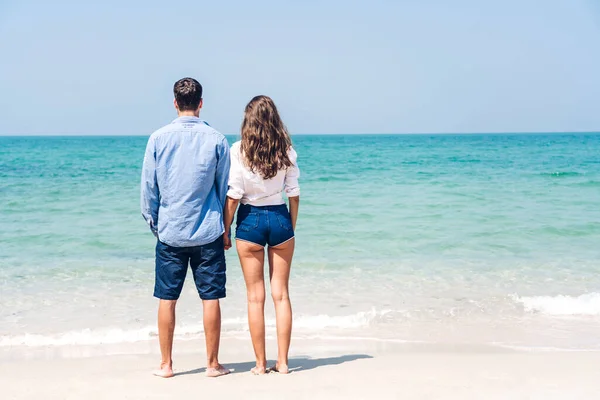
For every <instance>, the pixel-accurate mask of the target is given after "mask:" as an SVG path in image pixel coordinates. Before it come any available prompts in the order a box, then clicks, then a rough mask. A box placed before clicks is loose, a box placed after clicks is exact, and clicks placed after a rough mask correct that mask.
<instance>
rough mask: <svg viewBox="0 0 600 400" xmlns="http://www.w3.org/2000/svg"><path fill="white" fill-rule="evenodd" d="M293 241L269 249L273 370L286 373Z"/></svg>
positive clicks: (289, 328) (289, 330) (290, 320)
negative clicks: (274, 332)
mask: <svg viewBox="0 0 600 400" xmlns="http://www.w3.org/2000/svg"><path fill="white" fill-rule="evenodd" d="M294 246H295V239H291V240H289V241H287V242H285V243H282V244H280V245H279V246H276V247H269V250H268V252H269V275H270V277H271V296H272V297H273V302H274V303H275V317H276V320H277V364H276V365H275V370H276V371H278V372H279V373H282V374H287V373H288V352H289V350H290V341H291V337H292V304H291V303H290V295H289V290H288V287H289V281H290V268H291V266H292V257H293V256H294Z"/></svg>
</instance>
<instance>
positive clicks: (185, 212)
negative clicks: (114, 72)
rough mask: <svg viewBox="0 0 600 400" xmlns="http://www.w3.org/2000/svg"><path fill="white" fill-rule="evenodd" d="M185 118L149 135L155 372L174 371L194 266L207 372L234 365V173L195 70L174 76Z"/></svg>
mask: <svg viewBox="0 0 600 400" xmlns="http://www.w3.org/2000/svg"><path fill="white" fill-rule="evenodd" d="M173 92H174V94H175V100H174V104H175V109H176V110H177V114H178V118H177V119H175V120H174V121H173V122H172V123H171V124H169V125H167V126H165V127H163V128H161V129H159V130H157V131H156V132H154V133H153V134H152V135H151V136H150V139H149V140H148V145H147V147H146V154H145V156H144V166H143V170H142V188H141V207H142V215H143V216H144V219H145V220H146V222H148V224H149V225H150V229H151V230H152V232H153V233H154V235H155V236H156V237H157V239H158V240H157V244H156V278H155V279H156V280H155V285H154V296H155V297H157V298H158V299H160V300H159V306H158V338H159V342H160V352H161V355H162V361H161V364H160V369H159V370H158V371H156V372H155V373H154V374H155V375H157V376H161V377H164V378H170V377H172V376H173V362H172V359H171V355H172V348H173V333H174V330H175V305H176V303H177V299H178V298H179V295H180V294H181V289H182V288H183V282H184V281H185V276H186V273H187V269H188V264H189V266H190V267H191V270H192V273H193V275H194V281H195V283H196V288H197V289H198V293H199V295H200V298H201V299H202V305H203V308H204V332H205V335H206V353H207V359H208V360H207V369H206V375H207V376H210V377H217V376H221V375H225V374H227V373H229V371H228V370H227V369H226V368H224V367H223V366H222V365H220V364H219V360H218V354H219V340H220V336H221V308H220V304H219V299H221V298H224V297H225V252H224V243H223V236H222V235H223V233H224V226H223V217H222V212H223V205H224V204H225V197H226V194H227V180H228V176H229V145H228V143H227V140H226V139H225V137H224V136H223V135H222V134H220V133H219V132H217V131H216V130H214V129H213V128H211V127H210V126H209V125H208V124H207V123H206V122H204V121H202V120H200V118H199V117H200V109H201V108H202V104H203V100H202V86H201V85H200V83H198V81H196V80H195V79H192V78H184V79H181V80H179V81H177V82H176V83H175V86H174V88H173Z"/></svg>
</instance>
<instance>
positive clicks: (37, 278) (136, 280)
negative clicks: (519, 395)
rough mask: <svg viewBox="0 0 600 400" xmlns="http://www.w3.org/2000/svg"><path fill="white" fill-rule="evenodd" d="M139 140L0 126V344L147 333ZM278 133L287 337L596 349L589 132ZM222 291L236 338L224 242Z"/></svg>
mask: <svg viewBox="0 0 600 400" xmlns="http://www.w3.org/2000/svg"><path fill="white" fill-rule="evenodd" d="M146 140H147V138H145V137H44V138H42V137H18V138H17V137H0V348H4V349H5V350H6V349H9V350H10V351H13V352H18V351H19V349H21V348H25V347H27V348H31V347H39V346H63V345H99V344H115V343H124V342H127V343H133V342H144V341H150V340H155V334H156V328H155V314H156V300H155V299H153V298H152V289H153V278H154V276H153V273H154V263H153V250H154V247H153V246H154V240H153V236H152V235H151V234H150V232H149V231H148V229H147V228H146V225H145V223H144V221H143V219H142V217H141V215H140V212H139V175H140V167H141V163H142V157H143V152H144V147H145V143H146ZM229 140H230V143H233V141H234V140H236V138H235V137H233V136H232V137H229ZM293 140H294V145H295V148H296V149H297V152H298V155H299V165H300V168H301V171H302V176H301V181H300V182H301V189H302V196H301V211H300V218H299V222H298V229H297V253H296V258H295V261H294V266H293V274H292V280H291V291H292V292H291V295H292V302H293V306H294V312H295V321H294V326H295V328H294V329H295V331H294V335H295V337H304V338H310V337H344V338H363V339H365V340H377V341H398V342H403V341H407V342H413V341H414V342H435V343H479V344H491V345H498V346H506V347H514V348H527V349H537V348H544V349H548V348H555V349H564V348H577V349H600V336H598V334H597V332H598V330H599V329H600V135H598V134H536V135H500V134H498V135H306V136H294V137H293ZM188 278H189V277H188ZM190 283H191V281H189V280H188V283H187V285H186V288H185V289H184V295H183V297H182V299H181V302H180V303H181V304H180V305H179V314H178V330H177V332H176V334H177V335H178V336H179V337H184V338H194V337H197V336H201V334H202V325H201V307H200V302H199V301H198V299H197V295H196V294H195V292H194V288H193V285H191V284H190ZM227 289H228V297H227V299H225V300H224V301H223V318H224V322H223V323H224V325H223V334H224V335H230V336H236V335H238V336H247V329H246V322H245V288H244V285H243V281H242V277H241V273H240V269H239V262H238V260H237V256H236V254H235V252H234V251H233V250H232V251H230V252H229V253H228V286H227ZM267 309H268V311H267V314H268V324H269V328H270V329H272V328H273V326H274V320H273V318H272V317H273V311H272V307H269V306H268V307H267ZM152 344H154V342H152Z"/></svg>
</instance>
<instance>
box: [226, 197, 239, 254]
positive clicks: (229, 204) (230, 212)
mask: <svg viewBox="0 0 600 400" xmlns="http://www.w3.org/2000/svg"><path fill="white" fill-rule="evenodd" d="M239 202H240V201H239V200H237V199H232V198H231V197H227V201H226V202H225V210H223V224H224V225H225V233H224V234H223V241H224V242H225V250H229V249H230V248H231V224H232V223H233V216H234V215H235V211H236V210H237V207H238V203H239Z"/></svg>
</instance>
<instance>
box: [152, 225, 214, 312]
mask: <svg viewBox="0 0 600 400" xmlns="http://www.w3.org/2000/svg"><path fill="white" fill-rule="evenodd" d="M188 265H189V266H190V267H191V269H192V274H194V282H196V289H198V294H199V295H200V298H201V299H202V300H215V299H222V298H223V297H225V282H226V276H225V269H226V268H225V248H224V247H223V236H220V237H219V239H217V240H215V241H214V242H212V243H209V244H205V245H202V246H195V247H173V246H169V245H168V244H165V243H162V242H161V241H158V242H157V243H156V280H155V283H154V297H158V298H159V299H163V300H177V299H178V298H179V295H180V294H181V289H182V288H183V282H184V281H185V275H186V273H187V270H188Z"/></svg>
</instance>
